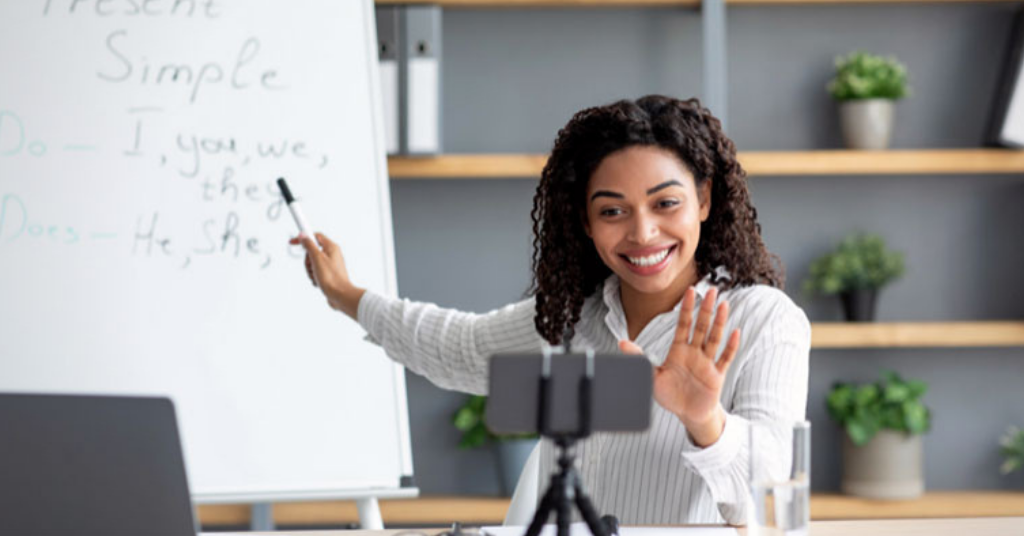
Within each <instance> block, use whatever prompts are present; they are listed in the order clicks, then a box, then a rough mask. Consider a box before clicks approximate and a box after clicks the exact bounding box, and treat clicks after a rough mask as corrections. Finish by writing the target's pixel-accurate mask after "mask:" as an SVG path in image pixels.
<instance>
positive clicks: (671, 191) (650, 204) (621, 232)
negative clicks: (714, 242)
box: [586, 146, 711, 296]
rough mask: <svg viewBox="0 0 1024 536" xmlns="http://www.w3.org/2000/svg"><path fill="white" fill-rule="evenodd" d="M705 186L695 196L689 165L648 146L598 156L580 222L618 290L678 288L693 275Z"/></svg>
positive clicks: (706, 193) (656, 291)
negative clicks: (617, 282)
mask: <svg viewBox="0 0 1024 536" xmlns="http://www.w3.org/2000/svg"><path fill="white" fill-rule="evenodd" d="M709 186H710V181H709V182H706V183H705V187H704V192H703V195H701V196H699V197H698V195H697V190H696V186H695V182H694V178H693V174H692V173H691V172H690V170H689V169H688V168H687V167H686V166H685V165H684V164H683V163H682V162H681V161H680V160H679V158H678V157H676V156H675V155H674V154H673V153H671V152H669V151H668V150H666V149H662V148H659V147H655V146H633V147H627V148H625V149H622V150H619V151H616V152H614V153H612V154H610V155H608V156H607V157H605V159H604V160H602V161H601V163H600V164H599V165H598V167H597V169H596V170H594V173H593V174H592V175H591V177H590V183H589V185H588V186H587V222H586V229H587V234H588V235H589V236H590V238H591V239H593V241H594V247H595V248H597V253H598V254H599V255H600V256H601V259H602V260H603V261H604V263H605V264H606V265H607V266H608V268H610V269H611V270H612V272H614V273H615V274H616V275H618V276H619V279H620V281H621V284H622V286H623V289H624V290H625V289H627V288H628V289H631V290H635V291H637V292H640V293H643V294H661V293H666V292H668V293H678V294H679V295H680V296H681V295H682V293H683V292H684V291H685V289H686V288H687V287H689V286H690V285H692V284H694V283H696V274H697V270H696V264H695V263H694V260H693V254H694V252H695V251H696V250H697V242H698V241H699V240H700V224H701V222H703V221H704V220H706V219H707V217H708V212H709V210H710V208H711V203H710V195H709V194H710V189H709ZM702 199H703V200H704V201H703V203H702V202H701V200H702Z"/></svg>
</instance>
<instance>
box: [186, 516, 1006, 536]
mask: <svg viewBox="0 0 1024 536" xmlns="http://www.w3.org/2000/svg"><path fill="white" fill-rule="evenodd" d="M440 530H442V529H430V530H428V531H427V533H428V534H434V533H436V532H439V531H440ZM398 532H401V531H398V530H347V531H343V530H335V531H296V532H262V533H261V532H237V533H225V532H217V533H206V536H260V535H262V536H392V535H394V534H396V533H398ZM740 534H742V535H744V536H745V535H746V530H745V529H740ZM1022 535H1024V517H986V518H954V519H886V520H857V521H812V522H811V536H1022Z"/></svg>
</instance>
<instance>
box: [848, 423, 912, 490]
mask: <svg viewBox="0 0 1024 536" xmlns="http://www.w3.org/2000/svg"><path fill="white" fill-rule="evenodd" d="M923 467H924V455H923V451H922V448H921V436H920V435H910V434H905V433H903V432H896V431H893V430H882V431H880V432H878V433H877V434H875V437H873V438H872V439H871V441H868V442H867V444H865V445H863V446H860V447H858V446H856V445H854V444H853V441H851V440H850V436H848V435H846V434H845V433H844V434H843V482H842V490H843V493H846V494H849V495H856V496H858V497H868V498H872V499H911V498H914V497H918V496H920V495H921V494H922V493H924V474H923V473H924V469H923Z"/></svg>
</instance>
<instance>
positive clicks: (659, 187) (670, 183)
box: [647, 179, 683, 195]
mask: <svg viewBox="0 0 1024 536" xmlns="http://www.w3.org/2000/svg"><path fill="white" fill-rule="evenodd" d="M682 185H683V183H681V182H679V181H677V180H675V179H673V180H670V181H665V182H663V183H661V184H659V185H657V186H655V187H654V188H651V189H650V190H647V195H653V194H656V193H658V192H660V191H661V190H664V189H665V188H668V187H669V186H682Z"/></svg>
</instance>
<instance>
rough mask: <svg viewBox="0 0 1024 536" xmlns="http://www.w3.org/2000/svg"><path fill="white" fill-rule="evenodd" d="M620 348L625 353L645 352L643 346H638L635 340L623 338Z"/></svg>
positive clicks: (640, 353)
mask: <svg viewBox="0 0 1024 536" xmlns="http://www.w3.org/2000/svg"><path fill="white" fill-rule="evenodd" d="M619 350H621V351H622V353H624V354H638V355H643V353H644V349H643V348H640V346H638V345H637V344H636V343H635V342H633V341H631V340H628V339H622V340H621V341H619Z"/></svg>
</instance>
